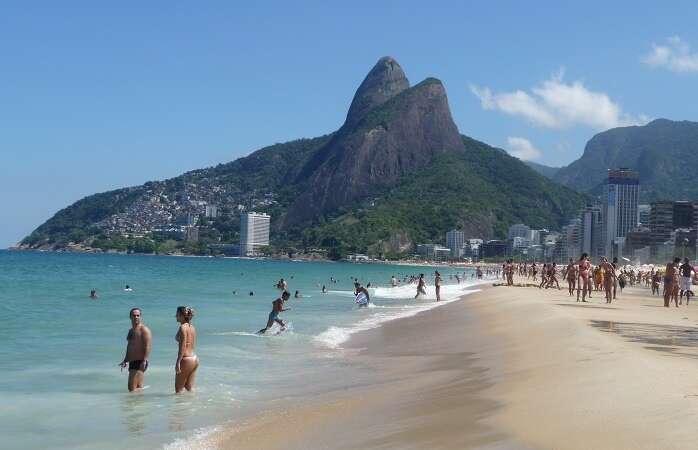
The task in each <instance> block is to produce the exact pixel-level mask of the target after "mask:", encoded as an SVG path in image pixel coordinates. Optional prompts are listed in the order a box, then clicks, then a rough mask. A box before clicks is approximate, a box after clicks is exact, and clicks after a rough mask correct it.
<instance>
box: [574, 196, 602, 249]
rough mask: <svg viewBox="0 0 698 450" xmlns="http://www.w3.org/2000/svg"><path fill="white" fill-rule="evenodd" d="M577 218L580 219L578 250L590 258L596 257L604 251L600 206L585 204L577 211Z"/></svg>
mask: <svg viewBox="0 0 698 450" xmlns="http://www.w3.org/2000/svg"><path fill="white" fill-rule="evenodd" d="M579 218H580V220H581V224H580V232H579V234H580V238H579V240H580V247H581V248H580V251H581V253H586V254H587V255H589V256H590V257H592V258H597V257H599V256H600V255H601V253H603V251H604V248H603V242H604V241H603V235H602V232H603V220H602V216H601V207H600V206H596V205H594V206H592V205H587V206H585V207H584V208H583V209H582V210H581V211H580V212H579ZM581 253H580V255H581Z"/></svg>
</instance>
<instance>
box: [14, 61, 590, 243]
mask: <svg viewBox="0 0 698 450" xmlns="http://www.w3.org/2000/svg"><path fill="white" fill-rule="evenodd" d="M584 201H585V197H584V196H582V195H580V194H578V193H576V192H574V191H572V190H570V189H568V188H565V187H563V186H561V185H558V184H556V183H555V182H553V181H551V180H549V179H548V178H545V177H543V176H541V175H540V174H538V173H537V172H535V171H534V170H533V169H531V168H530V167H528V166H527V165H525V164H524V163H522V162H521V161H519V160H518V159H516V158H513V157H511V156H509V155H507V154H506V153H504V152H502V151H501V150H499V149H496V148H493V147H490V146H489V145H487V144H484V143H482V142H478V141H476V140H474V139H471V138H468V137H465V136H461V135H460V133H459V131H458V129H457V127H456V125H455V123H454V122H453V119H452V117H451V112H450V108H449V106H448V99H447V96H446V90H445V88H444V86H443V84H442V83H441V82H440V81H439V80H437V79H434V78H427V79H425V80H424V81H422V82H420V83H418V84H416V85H415V86H412V87H411V86H410V84H409V81H408V80H407V77H406V76H405V74H404V72H403V71H402V68H401V67H400V65H399V64H398V63H397V61H395V59H394V58H391V57H384V58H381V59H380V60H379V61H378V63H377V64H376V65H375V66H374V67H373V69H372V70H371V71H370V72H369V73H368V75H367V76H366V78H365V79H364V81H363V83H362V84H361V86H360V87H359V88H358V89H357V92H356V94H355V96H354V99H353V101H352V103H351V106H350V108H349V111H348V114H347V118H346V121H345V123H344V124H343V125H342V126H341V127H340V128H339V129H338V130H337V131H335V132H333V133H330V134H328V135H326V136H322V137H318V138H313V139H300V140H297V141H291V142H287V143H283V144H275V145H272V146H269V147H266V148H263V149H261V150H258V151H256V152H254V153H252V154H250V155H249V156H247V157H243V158H240V159H237V160H235V161H232V162H230V163H227V164H220V165H218V166H216V167H211V168H207V169H201V170H194V171H191V172H187V173H185V174H183V175H181V176H179V177H175V178H172V179H169V180H165V181H153V182H149V183H146V184H144V185H142V186H135V187H130V188H124V189H119V190H115V191H110V192H105V193H101V194H95V195H92V196H89V197H86V198H84V199H82V200H79V201H77V202H75V203H74V204H73V205H70V206H68V207H67V208H64V209H63V210H61V211H59V212H58V213H56V215H55V216H54V217H52V218H51V219H49V220H48V221H47V222H45V223H44V224H42V225H41V226H39V227H38V228H37V229H36V230H35V231H34V232H33V233H32V234H31V235H30V236H28V237H27V238H25V239H24V240H23V241H22V246H23V247H24V248H63V247H65V246H66V245H68V244H75V243H77V244H79V245H82V246H86V247H92V248H94V247H97V248H102V249H109V248H115V249H119V250H124V249H128V250H131V251H144V252H150V251H170V250H172V245H174V244H172V242H171V241H170V240H168V239H169V238H167V236H170V235H171V234H172V233H175V232H176V231H177V229H178V227H181V226H182V225H183V224H190V223H192V222H196V223H197V225H198V228H199V230H200V232H199V242H198V243H196V244H189V243H188V244H186V245H187V246H185V247H184V249H185V251H190V252H205V251H206V245H207V244H213V243H220V242H235V241H236V239H238V227H239V214H238V211H243V210H255V211H258V212H267V213H269V214H270V215H271V216H272V236H271V237H272V244H273V246H274V247H276V248H277V249H289V248H293V249H309V248H318V247H319V248H324V249H326V250H328V252H329V253H330V255H332V256H337V257H338V256H341V255H343V254H346V253H347V252H371V253H375V254H383V255H391V254H393V255H399V254H402V253H405V252H409V251H411V250H412V246H413V244H414V243H416V242H428V241H434V242H439V241H441V240H443V235H444V233H445V232H446V231H448V230H449V229H453V228H460V229H463V230H465V231H466V233H468V234H469V235H471V236H479V237H485V238H495V237H504V235H505V233H506V229H507V227H508V226H509V225H510V224H512V223H515V222H524V223H527V224H529V225H531V226H534V227H553V228H556V227H559V226H561V225H562V223H563V222H564V221H565V220H566V219H567V218H569V217H570V216H572V215H573V214H574V213H576V211H577V208H578V207H579V206H581V205H582V204H583V203H584ZM205 205H216V206H217V207H218V209H219V211H220V212H221V213H222V214H221V215H220V217H216V218H206V217H204V215H203V212H204V210H203V207H204V206H205ZM154 230H155V231H157V233H155V232H154ZM163 236H165V237H163ZM177 245H180V244H177ZM182 245H184V244H182ZM163 246H164V247H163ZM168 246H169V247H168ZM180 247H181V245H180ZM163 249H164V250H163Z"/></svg>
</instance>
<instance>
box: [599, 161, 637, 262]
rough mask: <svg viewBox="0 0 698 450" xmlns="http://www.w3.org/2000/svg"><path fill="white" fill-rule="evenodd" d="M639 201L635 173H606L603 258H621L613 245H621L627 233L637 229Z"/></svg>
mask: <svg viewBox="0 0 698 450" xmlns="http://www.w3.org/2000/svg"><path fill="white" fill-rule="evenodd" d="M639 200H640V176H639V174H638V173H637V172H635V171H633V170H630V169H626V168H620V169H616V170H609V171H608V182H607V183H606V189H605V201H604V204H603V212H604V214H603V225H604V226H603V235H604V247H605V252H604V253H605V256H607V257H609V258H610V257H613V256H622V255H617V254H616V252H615V251H614V250H615V245H617V244H620V243H621V241H622V239H621V238H624V237H625V235H626V234H627V233H628V231H630V230H632V229H633V228H635V227H637V224H638V222H639V220H640V216H639V211H638V207H637V205H638V202H639Z"/></svg>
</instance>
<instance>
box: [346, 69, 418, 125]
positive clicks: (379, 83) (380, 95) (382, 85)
mask: <svg viewBox="0 0 698 450" xmlns="http://www.w3.org/2000/svg"><path fill="white" fill-rule="evenodd" d="M409 87H410V82H409V81H408V80H407V77H406V76H405V72H403V70H402V67H400V64H398V63H397V61H396V60H395V58H393V57H391V56H384V57H382V58H381V59H379V60H378V62H377V63H376V65H375V66H373V69H371V71H370V72H369V73H368V75H366V78H364V81H363V82H362V83H361V85H360V86H359V88H358V89H357V90H356V93H355V94H354V99H353V100H352V102H351V106H350V107H349V112H348V113H347V120H346V121H345V123H344V125H345V126H349V127H351V126H353V125H356V124H357V123H358V122H359V121H360V120H361V119H362V118H363V117H364V116H365V115H366V114H367V113H368V112H369V111H371V110H372V109H374V108H376V107H377V106H380V105H382V104H383V103H385V102H386V101H388V100H390V99H391V98H393V97H395V96H396V95H398V94H400V93H401V92H403V91H404V90H406V89H408V88H409Z"/></svg>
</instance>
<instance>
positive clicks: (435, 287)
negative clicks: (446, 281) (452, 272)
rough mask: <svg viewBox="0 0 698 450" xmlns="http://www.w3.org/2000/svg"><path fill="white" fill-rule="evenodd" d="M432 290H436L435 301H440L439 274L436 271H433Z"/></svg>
mask: <svg viewBox="0 0 698 450" xmlns="http://www.w3.org/2000/svg"><path fill="white" fill-rule="evenodd" d="M434 289H435V290H436V301H437V302H440V301H441V274H440V273H439V271H438V270H436V271H434Z"/></svg>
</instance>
